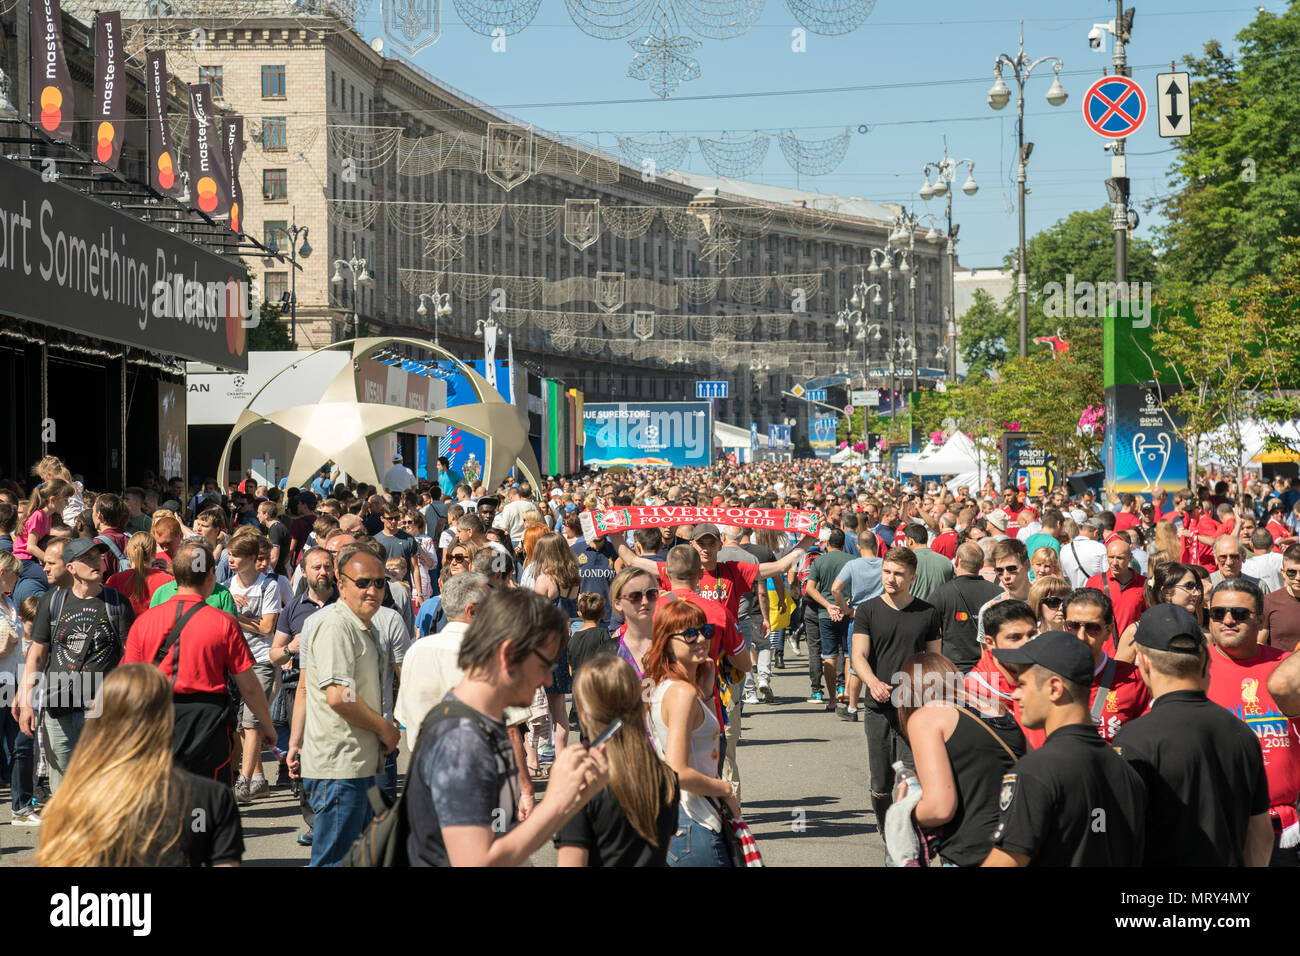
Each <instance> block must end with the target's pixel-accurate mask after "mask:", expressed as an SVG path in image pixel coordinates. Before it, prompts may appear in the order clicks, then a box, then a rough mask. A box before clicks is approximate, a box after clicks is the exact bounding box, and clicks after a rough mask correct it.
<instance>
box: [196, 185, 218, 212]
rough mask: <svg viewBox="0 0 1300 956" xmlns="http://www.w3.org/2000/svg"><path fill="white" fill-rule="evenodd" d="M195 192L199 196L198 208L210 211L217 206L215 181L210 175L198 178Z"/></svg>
mask: <svg viewBox="0 0 1300 956" xmlns="http://www.w3.org/2000/svg"><path fill="white" fill-rule="evenodd" d="M195 192H197V193H198V196H199V208H200V209H202V210H203V211H204V212H212V210H214V209H216V208H217V183H216V180H214V179H213V178H212V177H211V176H204V177H203V178H202V179H200V180H199V184H198V185H197V186H196V187H195Z"/></svg>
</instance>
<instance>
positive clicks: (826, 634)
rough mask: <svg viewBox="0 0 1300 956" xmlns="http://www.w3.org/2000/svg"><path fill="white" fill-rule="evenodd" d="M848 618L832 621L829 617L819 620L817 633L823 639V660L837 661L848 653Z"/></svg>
mask: <svg viewBox="0 0 1300 956" xmlns="http://www.w3.org/2000/svg"><path fill="white" fill-rule="evenodd" d="M850 623H851V622H850V621H849V620H848V619H847V618H840V619H839V620H838V621H832V620H831V619H830V618H828V617H823V618H819V619H818V621H817V633H818V636H819V637H820V638H821V645H822V647H821V651H822V660H824V661H825V660H835V659H836V658H839V657H844V656H845V655H846V654H847V653H848V640H849V624H850Z"/></svg>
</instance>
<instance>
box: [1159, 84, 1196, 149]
mask: <svg viewBox="0 0 1300 956" xmlns="http://www.w3.org/2000/svg"><path fill="white" fill-rule="evenodd" d="M1191 91H1192V84H1191V78H1190V77H1189V75H1188V74H1186V73H1157V74H1156V119H1158V120H1159V121H1160V135H1161V136H1163V137H1164V138H1165V139H1169V138H1171V137H1174V136H1186V135H1188V134H1189V133H1190V132H1191V131H1192V96H1191Z"/></svg>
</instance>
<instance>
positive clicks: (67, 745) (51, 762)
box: [41, 710, 86, 795]
mask: <svg viewBox="0 0 1300 956" xmlns="http://www.w3.org/2000/svg"><path fill="white" fill-rule="evenodd" d="M41 720H43V721H44V722H45V762H46V764H47V765H48V766H49V768H50V794H51V795H53V794H54V792H55V791H56V790H58V789H59V784H60V783H62V782H63V775H64V774H65V773H67V772H68V761H70V760H71V759H72V751H73V748H75V747H76V746H77V738H79V737H80V736H81V729H82V728H83V727H85V726H86V712H85V711H84V710H74V711H70V712H69V713H67V714H64V715H63V716H61V717H55V716H54V715H53V714H51V713H50V712H49V711H48V710H47V711H45V713H44V715H43V716H42V717H41Z"/></svg>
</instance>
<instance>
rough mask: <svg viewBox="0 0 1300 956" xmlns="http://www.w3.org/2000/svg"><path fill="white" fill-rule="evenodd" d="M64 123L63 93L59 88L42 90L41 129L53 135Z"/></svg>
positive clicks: (48, 87)
mask: <svg viewBox="0 0 1300 956" xmlns="http://www.w3.org/2000/svg"><path fill="white" fill-rule="evenodd" d="M62 122H63V93H62V91H60V90H59V88H58V87H57V86H47V87H45V89H43V90H41V128H42V129H44V130H45V131H46V132H47V133H52V132H54V131H55V130H56V129H58V128H59V125H60V124H61V123H62Z"/></svg>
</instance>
